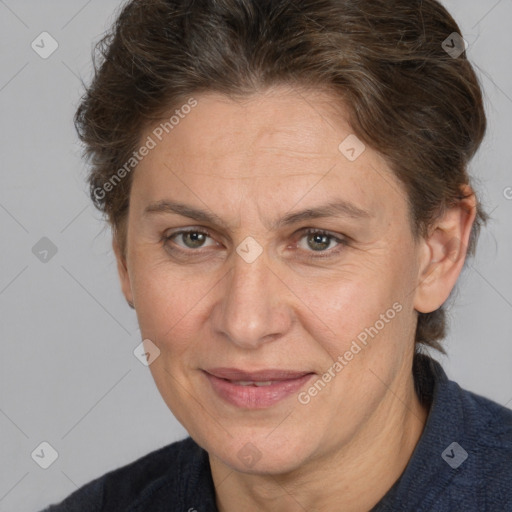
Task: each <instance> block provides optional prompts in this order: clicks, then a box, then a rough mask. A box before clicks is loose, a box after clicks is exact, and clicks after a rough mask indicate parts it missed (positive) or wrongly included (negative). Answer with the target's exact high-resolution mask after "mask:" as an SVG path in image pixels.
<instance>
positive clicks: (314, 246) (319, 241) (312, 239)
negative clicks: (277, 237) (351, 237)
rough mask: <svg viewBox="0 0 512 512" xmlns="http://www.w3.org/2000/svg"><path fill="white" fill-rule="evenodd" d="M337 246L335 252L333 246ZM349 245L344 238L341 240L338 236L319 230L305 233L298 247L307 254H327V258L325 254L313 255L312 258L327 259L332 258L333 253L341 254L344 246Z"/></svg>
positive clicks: (309, 230)
mask: <svg viewBox="0 0 512 512" xmlns="http://www.w3.org/2000/svg"><path fill="white" fill-rule="evenodd" d="M303 240H304V241H305V244H302V245H301V242H302V241H303ZM333 243H334V244H335V246H334V249H333V250H329V249H332V244H333ZM345 245H347V240H345V239H344V238H340V237H339V236H337V235H334V234H332V233H329V232H327V231H323V230H318V229H312V228H310V229H307V230H306V231H305V232H303V235H302V236H301V237H300V239H299V243H297V247H299V248H300V249H303V250H305V251H307V252H316V253H327V254H326V255H325V256H324V254H318V255H311V256H310V257H313V258H315V257H318V256H320V257H326V256H331V255H332V254H333V253H337V252H339V251H340V250H341V249H343V247H342V246H345Z"/></svg>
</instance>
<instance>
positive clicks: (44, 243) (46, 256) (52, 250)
mask: <svg viewBox="0 0 512 512" xmlns="http://www.w3.org/2000/svg"><path fill="white" fill-rule="evenodd" d="M32 254H33V255H34V256H35V257H36V258H37V259H38V260H39V261H40V262H41V263H48V262H49V261H50V260H51V259H52V258H53V257H54V256H55V255H56V254H57V246H56V245H55V244H54V243H53V242H52V241H51V240H50V239H49V238H47V237H45V236H43V238H41V240H39V242H37V243H36V244H35V245H34V247H32Z"/></svg>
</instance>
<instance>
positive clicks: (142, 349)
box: [133, 339, 160, 366]
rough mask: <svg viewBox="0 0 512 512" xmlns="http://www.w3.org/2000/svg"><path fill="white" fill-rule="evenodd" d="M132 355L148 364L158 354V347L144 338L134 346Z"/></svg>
mask: <svg viewBox="0 0 512 512" xmlns="http://www.w3.org/2000/svg"><path fill="white" fill-rule="evenodd" d="M133 355H134V356H135V357H136V358H137V359H138V360H139V361H140V362H141V363H142V364H143V365H144V366H149V365H150V364H151V363H152V362H153V361H154V360H155V359H156V358H157V357H158V356H160V349H159V348H158V347H157V346H156V345H155V344H154V343H153V342H152V341H151V340H149V339H145V340H143V341H142V343H140V344H139V345H137V347H135V350H134V351H133Z"/></svg>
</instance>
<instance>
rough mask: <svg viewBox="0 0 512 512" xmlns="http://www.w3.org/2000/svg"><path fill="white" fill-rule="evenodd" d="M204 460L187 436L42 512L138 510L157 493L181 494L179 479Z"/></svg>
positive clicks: (92, 482)
mask: <svg viewBox="0 0 512 512" xmlns="http://www.w3.org/2000/svg"><path fill="white" fill-rule="evenodd" d="M204 457H205V452H204V450H202V448H200V447H199V446H198V445H197V444H196V443H195V442H194V441H193V440H192V439H191V438H190V437H188V438H186V439H184V440H182V441H177V442H175V443H172V444H169V445H166V446H164V447H162V448H159V449H157V450H155V451H153V452H151V453H148V454H146V455H144V456H143V457H140V458H139V459H137V460H135V461H133V462H131V463H129V464H126V465H124V466H122V467H120V468H116V469H114V470H112V471H109V472H108V473H105V474H104V475H102V476H100V477H98V478H96V479H94V480H92V481H90V482H88V483H87V484H85V485H84V486H82V487H81V488H79V489H78V490H76V491H75V492H73V493H72V494H70V495H69V496H68V497H67V498H66V499H65V500H63V501H62V502H61V503H58V504H55V505H51V506H49V507H48V508H46V509H45V510H44V511H43V512H64V511H65V512H86V511H87V512H91V511H103V510H104V511H108V512H114V511H123V512H126V511H129V510H130V511H131V510H134V511H135V510H138V509H139V507H140V506H142V504H143V502H145V501H147V500H148V499H150V498H151V497H152V496H153V495H154V494H156V493H160V494H162V493H163V494H165V495H167V496H170V497H172V496H177V495H178V494H180V493H181V492H182V491H181V489H182V485H181V484H182V482H181V480H182V479H183V478H186V477H187V474H188V473H190V472H191V471H193V470H194V466H197V464H198V463H199V462H200V461H203V462H204ZM140 510H144V508H140ZM169 510H171V509H169Z"/></svg>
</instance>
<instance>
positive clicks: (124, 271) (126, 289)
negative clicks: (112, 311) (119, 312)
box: [112, 235, 134, 308]
mask: <svg viewBox="0 0 512 512" xmlns="http://www.w3.org/2000/svg"><path fill="white" fill-rule="evenodd" d="M112 248H113V250H114V254H115V256H116V260H117V272H118V274H119V280H120V282H121V290H122V292H123V295H124V297H125V299H126V301H127V302H128V305H129V306H130V307H131V308H134V305H133V294H132V287H131V283H130V275H129V273H128V266H127V263H126V258H125V256H124V255H123V252H122V250H121V247H120V245H119V241H118V240H117V238H116V236H115V235H114V236H113V238H112Z"/></svg>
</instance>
